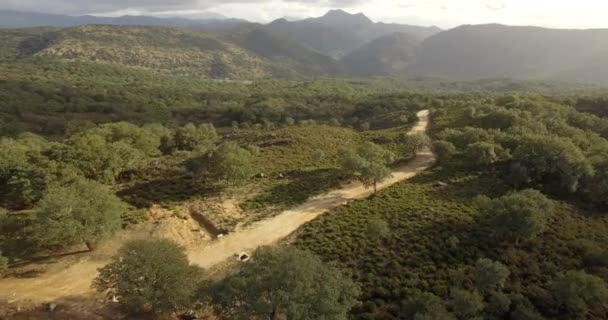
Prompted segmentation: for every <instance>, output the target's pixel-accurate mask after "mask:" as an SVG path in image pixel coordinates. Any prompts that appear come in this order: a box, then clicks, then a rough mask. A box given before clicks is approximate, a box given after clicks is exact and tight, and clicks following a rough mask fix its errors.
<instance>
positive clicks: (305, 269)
mask: <svg viewBox="0 0 608 320" xmlns="http://www.w3.org/2000/svg"><path fill="white" fill-rule="evenodd" d="M358 296H359V288H358V287H357V286H356V285H355V284H354V283H353V281H352V280H351V279H350V278H349V277H347V276H346V275H344V274H342V272H340V270H338V269H336V268H335V267H333V266H331V265H327V264H325V263H323V262H322V261H321V260H320V259H319V258H318V257H316V256H315V255H313V254H312V253H309V252H308V251H302V250H299V249H297V248H295V247H263V248H259V249H258V250H257V252H256V254H255V256H254V257H253V259H252V261H251V262H249V263H247V264H245V265H243V267H242V268H241V270H240V272H239V273H237V274H235V275H234V276H232V277H230V278H228V279H226V280H225V281H224V282H223V283H221V284H220V285H219V287H218V288H216V290H215V292H214V299H215V301H216V302H217V303H218V305H220V306H222V307H223V309H222V310H223V311H224V312H225V313H228V314H229V315H230V316H231V318H233V319H236V318H239V319H240V318H246V317H256V318H260V319H271V320H274V319H290V320H304V319H327V320H331V319H336V320H339V319H347V318H348V316H347V315H348V311H349V310H350V309H351V308H352V307H353V306H354V305H355V303H356V301H357V300H356V299H357V297H358Z"/></svg>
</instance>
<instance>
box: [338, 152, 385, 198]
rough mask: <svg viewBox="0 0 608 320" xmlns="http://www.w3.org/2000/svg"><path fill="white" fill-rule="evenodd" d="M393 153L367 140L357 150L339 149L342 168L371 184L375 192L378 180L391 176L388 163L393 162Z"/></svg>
mask: <svg viewBox="0 0 608 320" xmlns="http://www.w3.org/2000/svg"><path fill="white" fill-rule="evenodd" d="M393 159H394V155H393V154H392V153H391V152H390V151H388V150H386V149H384V148H382V147H381V146H379V145H377V144H375V143H372V142H367V143H365V144H363V145H362V146H360V147H359V148H358V149H357V150H343V151H341V155H340V161H341V164H342V169H343V170H344V171H345V172H347V173H349V174H352V175H355V176H357V178H358V179H359V180H360V181H361V182H362V183H363V184H364V185H366V186H373V187H374V193H375V192H377V186H378V182H382V181H383V180H385V179H386V178H388V177H390V176H391V170H390V168H389V167H388V164H389V163H391V162H393Z"/></svg>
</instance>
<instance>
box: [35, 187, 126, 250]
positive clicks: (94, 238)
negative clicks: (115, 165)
mask: <svg viewBox="0 0 608 320" xmlns="http://www.w3.org/2000/svg"><path fill="white" fill-rule="evenodd" d="M126 210H127V205H126V204H125V203H124V202H122V201H121V200H120V199H119V198H118V197H116V196H115V195H114V194H112V193H111V192H110V190H108V188H107V187H106V186H103V185H101V184H98V183H96V182H93V181H89V180H84V179H77V180H75V181H73V182H72V183H70V184H68V185H65V186H52V187H50V188H49V189H48V190H47V191H46V192H45V194H44V196H43V198H42V200H41V201H40V202H39V203H38V206H37V207H36V219H35V220H34V222H33V226H32V229H33V230H32V232H33V235H34V237H35V238H36V239H37V240H38V242H39V243H40V244H41V245H42V246H44V247H46V246H61V247H63V246H68V245H72V244H76V243H79V242H80V243H85V244H86V245H87V246H88V248H89V249H90V250H93V249H94V248H95V245H96V244H97V243H98V242H99V241H102V240H104V239H106V238H108V237H109V236H111V235H112V234H113V233H114V232H115V231H117V230H119V229H120V228H121V216H122V214H123V213H124V212H126Z"/></svg>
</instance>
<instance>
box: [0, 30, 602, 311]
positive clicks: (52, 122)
mask: <svg viewBox="0 0 608 320" xmlns="http://www.w3.org/2000/svg"><path fill="white" fill-rule="evenodd" d="M15 32H17V33H20V34H19V35H17V37H22V36H23V34H22V32H24V31H15ZM27 32H30V33H32V34H34V35H35V34H36V33H37V32H40V30H28V31H27ZM44 32H48V30H44ZM182 35H183V34H182ZM14 39H15V38H14V35H12V36H5V37H2V38H0V41H6V42H7V43H13V42H12V41H14ZM147 40H148V41H156V40H155V39H147ZM198 40H200V39H198ZM198 40H197V41H198ZM201 41H202V40H201ZM13 44H14V43H13ZM28 45H30V47H19V50H21V51H15V52H10V50H9V51H2V53H1V54H2V56H1V57H2V58H1V59H0V134H1V138H0V149H1V150H2V152H1V153H0V251H1V252H2V255H0V272H2V274H3V275H4V276H7V277H11V276H14V272H15V270H16V269H17V268H18V267H16V265H17V264H20V263H25V262H27V261H28V259H32V258H35V257H37V256H40V255H48V254H56V253H64V252H69V251H70V250H74V248H77V247H78V246H80V247H82V246H86V247H87V248H88V249H89V250H92V251H94V250H96V248H97V246H98V245H100V244H102V243H104V241H106V240H108V239H110V238H112V236H113V235H114V234H115V233H116V232H118V231H119V230H125V229H126V230H128V229H129V228H134V227H136V226H137V225H139V224H144V223H146V222H147V221H148V220H149V218H150V217H149V216H148V215H149V211H148V210H147V209H149V208H150V207H151V206H153V205H161V206H163V207H166V208H174V207H177V206H180V205H183V204H184V203H188V202H189V201H192V200H194V199H211V198H213V197H221V196H223V195H230V196H232V197H235V198H238V200H239V201H240V202H241V207H242V208H243V212H244V217H240V218H239V219H240V220H236V219H226V218H225V217H220V216H211V215H210V216H209V217H208V218H209V219H210V220H213V222H215V223H216V224H217V225H218V226H220V227H222V228H225V229H226V230H232V229H233V228H234V227H235V226H236V224H237V223H251V222H254V221H257V220H261V219H264V218H267V217H269V216H272V215H274V214H277V213H278V212H280V211H281V210H282V209H285V208H289V207H291V206H294V205H297V204H299V203H302V202H303V201H305V200H306V199H308V198H309V197H311V196H314V195H317V194H319V193H322V192H323V191H326V190H329V189H332V188H336V187H338V186H339V185H340V184H341V183H344V182H348V181H352V180H355V179H357V180H360V181H361V182H363V183H364V184H365V185H367V186H369V187H370V188H374V187H375V186H376V185H377V183H378V182H380V181H382V180H384V179H386V178H387V177H388V176H390V169H391V167H392V166H394V165H396V164H398V163H400V162H403V161H407V160H409V159H411V158H412V157H413V156H414V155H415V151H416V150H417V148H419V147H420V146H421V144H425V143H428V144H431V145H432V148H433V150H434V151H435V153H436V154H437V155H438V163H437V165H436V166H435V167H433V168H432V169H430V170H429V171H428V172H427V173H425V174H423V175H421V176H418V177H416V178H414V179H413V180H411V181H408V182H404V183H399V184H397V185H395V186H393V187H391V188H389V189H387V190H383V191H378V192H377V193H376V194H375V195H374V196H372V197H370V198H369V199H365V200H360V201H355V202H353V203H351V204H348V205H345V206H343V207H340V208H338V209H335V210H333V211H332V212H329V213H328V214H326V215H324V216H322V217H321V218H319V219H317V220H315V221H313V222H311V223H309V224H307V225H306V226H305V227H304V228H303V229H302V230H301V231H300V232H298V234H296V235H294V240H293V245H290V246H280V247H278V248H262V249H260V250H259V251H258V253H256V254H255V256H254V257H253V260H252V263H249V264H243V265H242V268H241V269H239V270H234V272H233V273H231V274H230V275H229V276H227V277H226V278H224V279H221V280H218V279H215V278H211V277H206V276H205V274H204V272H203V270H200V269H199V268H197V267H193V266H190V265H189V264H188V260H187V256H186V255H185V253H183V252H182V251H181V250H180V248H179V247H177V246H176V245H175V244H174V243H171V242H169V241H166V240H149V241H134V242H130V243H128V244H126V245H125V246H124V247H123V248H122V249H121V250H120V251H119V252H118V254H117V256H116V257H115V258H114V260H113V261H112V262H111V263H110V264H108V266H106V267H104V268H102V269H101V272H100V275H99V276H98V277H97V279H96V280H95V283H94V285H95V287H96V289H97V290H98V291H100V292H103V293H106V294H108V296H109V297H112V296H114V297H116V296H117V297H120V301H121V306H123V307H124V308H125V310H126V311H128V312H135V313H156V314H167V313H169V314H170V313H174V312H180V313H181V312H183V311H185V310H191V309H197V308H203V307H202V306H208V305H212V306H213V307H214V308H213V309H214V312H215V313H216V314H217V315H218V316H220V317H224V318H226V319H234V318H242V317H243V316H244V315H256V316H258V317H260V318H270V319H277V318H280V317H281V316H286V317H287V318H288V319H319V318H324V319H345V318H354V319H513V320H523V319H605V318H606V317H607V316H608V305H607V301H608V286H607V284H606V282H607V281H608V249H607V248H606V243H608V238H607V237H608V233H606V230H607V229H608V215H607V212H608V202H607V199H608V140H607V139H608V118H607V116H608V100H607V99H606V92H605V91H604V90H603V89H601V88H597V87H592V86H582V85H580V86H577V85H570V84H564V83H543V82H533V81H521V82H520V81H511V80H502V79H499V80H484V81H477V82H445V81H439V80H410V81H400V80H390V79H376V80H362V79H350V80H348V79H344V80H330V79H309V80H300V81H295V80H293V81H289V80H270V79H269V80H259V81H214V80H202V79H200V77H198V76H196V75H192V74H188V75H184V74H171V73H167V72H164V71H162V70H160V71H159V70H150V69H148V68H141V67H125V66H123V65H120V64H108V63H106V62H103V61H97V62H84V61H74V60H69V59H58V58H56V57H49V56H44V55H37V56H27V57H24V58H19V59H16V58H15V57H16V55H19V54H20V53H19V52H21V53H23V52H24V51H23V50H27V49H29V48H32V47H31V46H34V47H35V46H36V45H40V44H37V43H28ZM42 45H46V44H44V43H43V44H42ZM163 45H165V44H163ZM13 47H14V46H13ZM3 48H12V47H11V46H6V47H3ZM152 69H153V68H152ZM423 109H429V110H430V111H431V132H429V134H430V137H431V139H432V143H431V142H428V141H427V139H425V138H424V137H420V136H408V135H407V134H406V131H407V129H408V128H410V127H411V126H412V125H413V124H414V123H416V122H417V120H418V118H417V116H416V112H417V111H420V110H423ZM134 253H135V254H134ZM9 266H11V267H10V268H9ZM159 275H160V276H161V277H160V278H162V279H163V281H164V282H162V283H160V284H159V285H158V286H154V285H149V284H148V283H146V284H142V283H141V280H140V279H142V277H143V278H146V277H156V276H159ZM165 276H166V277H165ZM259 279H263V280H264V281H260V280H259ZM198 280H200V281H198ZM133 288H136V289H137V290H133ZM284 288H290V289H289V290H285V289H284Z"/></svg>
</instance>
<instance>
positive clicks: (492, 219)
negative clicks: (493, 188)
mask: <svg viewBox="0 0 608 320" xmlns="http://www.w3.org/2000/svg"><path fill="white" fill-rule="evenodd" d="M475 205H476V207H477V209H478V210H479V211H480V213H481V214H482V216H483V217H484V218H485V219H486V220H487V221H488V222H489V223H490V225H491V226H492V227H493V228H494V232H495V234H496V235H497V236H498V237H499V238H507V239H511V240H514V241H515V243H518V242H519V240H520V239H532V238H534V237H536V236H537V235H538V234H540V233H541V232H543V231H544V230H545V227H546V224H547V218H548V216H549V215H550V214H551V213H552V212H553V210H554V208H555V204H554V203H553V201H552V200H550V199H548V198H547V197H545V195H543V194H542V193H540V192H539V191H537V190H533V189H528V190H523V191H516V192H511V193H509V194H507V195H505V196H502V197H500V198H496V199H490V198H488V197H485V196H482V197H478V198H477V199H475Z"/></svg>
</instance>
